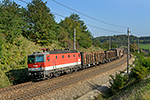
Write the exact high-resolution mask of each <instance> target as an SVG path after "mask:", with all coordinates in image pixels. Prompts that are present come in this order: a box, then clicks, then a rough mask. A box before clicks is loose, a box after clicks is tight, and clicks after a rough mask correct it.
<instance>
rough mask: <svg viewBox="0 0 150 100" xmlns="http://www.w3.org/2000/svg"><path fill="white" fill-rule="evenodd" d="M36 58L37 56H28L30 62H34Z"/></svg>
mask: <svg viewBox="0 0 150 100" xmlns="http://www.w3.org/2000/svg"><path fill="white" fill-rule="evenodd" d="M34 58H35V56H28V64H29V63H34Z"/></svg>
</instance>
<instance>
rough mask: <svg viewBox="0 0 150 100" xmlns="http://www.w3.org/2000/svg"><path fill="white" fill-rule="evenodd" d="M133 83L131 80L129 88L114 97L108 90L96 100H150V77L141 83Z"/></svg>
mask: <svg viewBox="0 0 150 100" xmlns="http://www.w3.org/2000/svg"><path fill="white" fill-rule="evenodd" d="M133 81H134V80H131V81H130V84H129V85H128V86H127V87H125V88H124V89H122V90H120V91H118V92H117V93H115V94H114V95H113V94H112V93H111V92H110V90H106V91H105V92H104V93H102V94H99V96H98V97H97V98H96V99H95V100H150V75H149V76H148V77H146V78H145V79H144V80H143V81H141V82H139V83H133Z"/></svg>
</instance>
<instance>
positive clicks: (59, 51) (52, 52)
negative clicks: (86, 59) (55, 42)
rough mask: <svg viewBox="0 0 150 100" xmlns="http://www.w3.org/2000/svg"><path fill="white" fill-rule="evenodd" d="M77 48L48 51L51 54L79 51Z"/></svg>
mask: <svg viewBox="0 0 150 100" xmlns="http://www.w3.org/2000/svg"><path fill="white" fill-rule="evenodd" d="M77 52H79V51H76V50H58V51H48V53H49V54H59V53H77Z"/></svg>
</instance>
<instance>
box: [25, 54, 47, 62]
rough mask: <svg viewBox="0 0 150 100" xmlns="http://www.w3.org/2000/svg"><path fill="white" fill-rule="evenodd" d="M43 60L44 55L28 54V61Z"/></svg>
mask: <svg viewBox="0 0 150 100" xmlns="http://www.w3.org/2000/svg"><path fill="white" fill-rule="evenodd" d="M38 62H44V55H36V56H28V63H38Z"/></svg>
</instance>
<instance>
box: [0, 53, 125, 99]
mask: <svg viewBox="0 0 150 100" xmlns="http://www.w3.org/2000/svg"><path fill="white" fill-rule="evenodd" d="M124 62H126V55H125V56H123V57H122V58H120V59H117V60H114V61H112V62H109V63H106V64H102V65H100V66H95V67H92V68H89V69H86V70H81V71H79V72H75V73H72V74H67V75H63V76H60V77H57V78H52V79H50V80H44V81H40V82H28V83H24V84H19V85H16V86H12V87H6V88H3V89H0V98H1V99H2V100H7V99H9V100H19V99H31V98H32V97H35V96H38V95H42V94H43V93H47V92H50V91H54V90H56V89H58V88H61V87H64V86H67V85H69V84H72V83H75V82H78V81H81V80H84V79H87V78H89V77H92V76H95V75H98V74H101V73H104V72H106V71H108V70H111V69H114V68H115V67H117V66H119V65H121V64H123V63H124Z"/></svg>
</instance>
